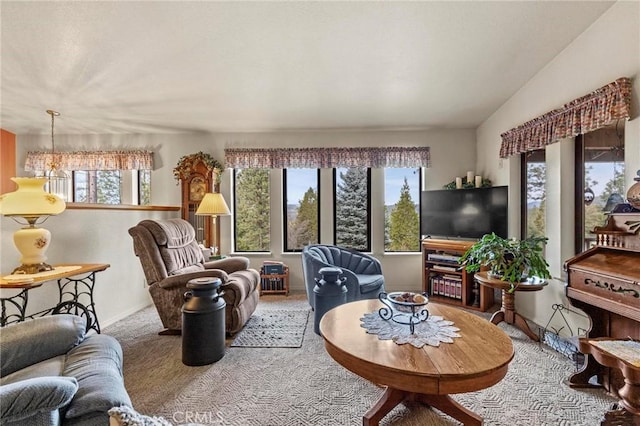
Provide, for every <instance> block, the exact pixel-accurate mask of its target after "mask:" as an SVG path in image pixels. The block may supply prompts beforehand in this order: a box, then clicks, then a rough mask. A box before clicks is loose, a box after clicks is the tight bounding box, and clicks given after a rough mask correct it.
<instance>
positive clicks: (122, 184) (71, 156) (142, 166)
mask: <svg viewBox="0 0 640 426" xmlns="http://www.w3.org/2000/svg"><path fill="white" fill-rule="evenodd" d="M52 164H56V166H57V167H56V168H57V170H59V171H63V172H64V173H65V174H66V175H67V176H68V177H69V179H70V182H69V185H66V186H67V188H65V189H64V190H63V191H61V192H66V193H65V194H63V195H64V198H65V200H67V201H69V200H70V201H72V202H74V203H91V204H133V205H149V204H151V192H150V188H151V170H153V152H151V151H71V152H62V153H56V154H53V153H51V152H38V151H35V152H32V151H30V152H27V158H26V160H25V165H24V169H25V171H30V172H33V173H34V174H35V175H36V176H43V175H45V171H46V170H49V169H50V167H51V165H52Z"/></svg>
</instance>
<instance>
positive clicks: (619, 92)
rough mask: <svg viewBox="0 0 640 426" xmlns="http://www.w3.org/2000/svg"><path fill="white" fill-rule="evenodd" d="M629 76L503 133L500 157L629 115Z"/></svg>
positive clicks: (606, 124)
mask: <svg viewBox="0 0 640 426" xmlns="http://www.w3.org/2000/svg"><path fill="white" fill-rule="evenodd" d="M630 109H631V79H629V78H627V77H621V78H619V79H617V80H616V81H614V82H612V83H609V84H607V85H606V86H604V87H601V88H599V89H598V90H596V91H594V92H592V93H590V94H588V95H586V96H582V97H580V98H578V99H575V100H573V101H571V102H569V103H568V104H565V105H564V106H563V107H561V108H558V109H555V110H553V111H550V112H548V113H546V114H544V115H541V116H540V117H537V118H534V119H533V120H531V121H527V122H526V123H524V124H522V125H520V126H518V127H515V128H513V129H511V130H509V131H507V132H505V133H503V134H502V135H501V136H502V146H501V147H500V157H501V158H507V157H509V156H511V155H516V154H522V153H523V152H528V151H534V150H537V149H542V148H544V147H545V146H546V145H549V144H551V143H554V142H557V141H559V140H560V139H564V138H569V137H574V136H577V135H580V134H584V133H587V132H592V131H594V130H597V129H601V128H603V127H605V126H608V125H610V124H612V123H614V122H615V121H616V120H621V119H626V118H629V117H630V113H629V111H630Z"/></svg>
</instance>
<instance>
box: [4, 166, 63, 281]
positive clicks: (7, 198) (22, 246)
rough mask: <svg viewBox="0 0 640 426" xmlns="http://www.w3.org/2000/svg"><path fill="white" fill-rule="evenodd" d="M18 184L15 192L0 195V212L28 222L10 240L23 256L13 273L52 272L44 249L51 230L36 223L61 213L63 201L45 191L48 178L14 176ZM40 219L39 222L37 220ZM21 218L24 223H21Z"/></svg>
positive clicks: (49, 241) (13, 179) (47, 245)
mask: <svg viewBox="0 0 640 426" xmlns="http://www.w3.org/2000/svg"><path fill="white" fill-rule="evenodd" d="M11 180H12V181H14V182H15V183H16V185H18V189H16V190H15V191H14V192H8V193H6V194H2V195H0V214H1V215H3V216H8V217H11V218H12V219H14V220H15V221H16V222H18V223H21V224H24V225H27V226H25V227H24V228H22V229H19V230H17V231H16V232H15V233H14V234H13V243H14V244H15V246H16V248H17V249H18V251H19V252H20V254H21V255H22V257H21V259H20V262H21V263H22V264H21V265H20V266H19V267H17V268H16V269H14V271H13V273H12V274H36V273H38V272H43V271H51V270H53V267H52V266H51V265H49V264H47V263H46V261H47V256H46V255H45V252H46V251H47V248H49V244H50V243H51V232H49V231H48V230H47V229H44V228H39V227H37V226H36V225H38V224H39V223H42V222H44V221H45V220H46V219H47V218H48V217H49V216H51V215H56V214H59V213H62V212H63V211H64V209H65V208H66V203H65V202H64V200H62V198H60V197H58V196H57V195H55V194H50V193H48V192H46V191H45V190H44V185H45V184H46V183H47V178H27V177H22V178H20V177H14V178H11ZM41 218H42V219H43V220H41V221H40V222H38V220H39V219H41ZM19 219H23V220H24V222H25V223H22V221H21V220H19Z"/></svg>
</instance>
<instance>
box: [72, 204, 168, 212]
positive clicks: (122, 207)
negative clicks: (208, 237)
mask: <svg viewBox="0 0 640 426" xmlns="http://www.w3.org/2000/svg"><path fill="white" fill-rule="evenodd" d="M67 210H142V211H159V212H178V211H180V206H137V205H133V204H92V203H67Z"/></svg>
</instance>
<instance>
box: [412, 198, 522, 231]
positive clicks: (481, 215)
mask: <svg viewBox="0 0 640 426" xmlns="http://www.w3.org/2000/svg"><path fill="white" fill-rule="evenodd" d="M507 188H508V187H507V186H494V187H492V188H477V189H476V188H472V189H442V190H435V191H422V192H421V194H420V233H421V234H422V235H423V236H425V237H426V236H428V237H446V238H459V239H478V238H481V237H482V236H483V235H484V234H490V233H491V232H495V233H496V234H497V235H499V236H501V237H503V238H507V233H508V201H509V194H508V191H507Z"/></svg>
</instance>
